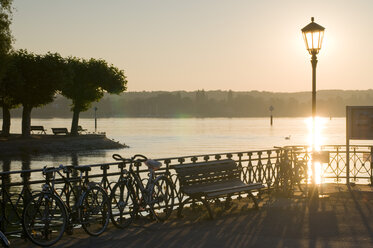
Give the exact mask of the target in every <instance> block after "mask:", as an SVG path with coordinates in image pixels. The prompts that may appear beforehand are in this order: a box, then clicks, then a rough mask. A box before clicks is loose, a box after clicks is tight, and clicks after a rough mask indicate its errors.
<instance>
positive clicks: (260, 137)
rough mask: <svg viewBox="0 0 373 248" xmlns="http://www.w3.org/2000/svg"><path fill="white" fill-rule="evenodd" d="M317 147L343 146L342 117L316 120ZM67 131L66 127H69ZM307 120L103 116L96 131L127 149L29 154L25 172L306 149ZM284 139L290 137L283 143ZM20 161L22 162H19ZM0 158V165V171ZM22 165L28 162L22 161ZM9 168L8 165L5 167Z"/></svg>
mask: <svg viewBox="0 0 373 248" xmlns="http://www.w3.org/2000/svg"><path fill="white" fill-rule="evenodd" d="M317 123H318V125H317V126H318V131H317V137H318V138H317V143H318V144H320V145H325V144H327V145H333V144H345V125H346V121H345V118H333V119H332V120H330V119H329V118H320V119H318V122H317ZM80 124H81V125H82V126H83V127H84V128H87V129H88V131H94V121H93V120H92V119H81V120H80ZM20 125H21V120H20V119H13V120H12V128H11V132H14V133H17V132H18V133H19V132H20V131H19V130H20V129H21V127H20ZM32 125H43V126H44V127H45V128H47V129H48V131H47V132H48V133H51V128H52V127H68V128H69V127H70V125H71V120H70V119H33V120H32ZM69 129H70V128H69ZM310 129H311V122H310V119H309V118H276V119H274V125H273V126H272V127H271V126H270V125H269V119H268V118H188V119H176V118H175V119H173V118H165V119H154V118H107V119H99V120H98V131H104V132H106V134H107V137H108V138H110V139H114V140H116V141H119V142H121V143H126V144H127V145H129V146H130V148H126V149H121V150H104V151H92V152H84V153H78V154H75V155H74V154H59V155H42V156H30V157H29V158H26V159H29V160H30V161H31V163H28V165H26V166H27V167H30V168H41V167H43V166H44V165H48V166H58V165H59V164H65V165H68V164H72V163H73V161H76V162H75V163H78V164H80V165H84V164H93V163H102V162H112V161H113V160H112V158H111V155H112V154H113V153H120V154H122V155H123V156H125V157H128V156H131V155H133V154H136V153H141V154H144V155H146V156H148V157H151V158H167V157H175V156H187V155H198V154H208V153H221V152H235V151H248V150H260V149H270V148H273V147H274V146H283V145H305V144H308V143H309V142H310V137H311V135H310ZM285 137H289V139H285ZM23 159H25V158H23ZM2 163H3V162H2V161H1V160H0V164H1V167H4V164H2ZM26 164H27V163H26ZM6 167H9V166H6ZM22 168H24V169H26V168H25V163H22V160H21V159H20V158H16V159H12V162H11V165H10V168H1V169H5V170H9V169H10V170H19V169H22Z"/></svg>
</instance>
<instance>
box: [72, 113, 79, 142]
mask: <svg viewBox="0 0 373 248" xmlns="http://www.w3.org/2000/svg"><path fill="white" fill-rule="evenodd" d="M79 114H80V111H78V110H74V113H73V121H72V122H71V135H72V136H78V135H79V133H78V125H79Z"/></svg>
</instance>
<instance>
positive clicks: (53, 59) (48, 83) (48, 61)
mask: <svg viewBox="0 0 373 248" xmlns="http://www.w3.org/2000/svg"><path fill="white" fill-rule="evenodd" d="M69 79H70V74H69V72H68V67H67V66H66V63H65V61H64V60H63V58H62V57H61V56H60V55H59V54H57V53H47V54H46V55H36V54H33V53H29V52H27V51H26V50H19V51H16V52H13V53H11V62H10V65H9V69H8V70H7V73H6V75H5V78H4V81H5V82H7V84H8V87H9V88H8V89H9V92H8V93H9V94H10V95H9V96H10V97H11V98H12V99H14V101H15V102H16V103H19V104H21V105H22V106H23V114H22V135H23V136H29V135H30V124H31V110H32V108H35V107H41V106H43V105H45V104H47V103H50V102H52V101H53V99H54V97H55V94H56V92H57V90H58V89H59V88H61V84H62V83H65V82H68V81H69Z"/></svg>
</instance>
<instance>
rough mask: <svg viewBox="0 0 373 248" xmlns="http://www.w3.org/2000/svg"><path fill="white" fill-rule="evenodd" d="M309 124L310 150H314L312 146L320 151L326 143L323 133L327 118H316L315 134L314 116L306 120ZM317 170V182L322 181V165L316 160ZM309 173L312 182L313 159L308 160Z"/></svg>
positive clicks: (308, 139) (308, 140) (308, 141)
mask: <svg viewBox="0 0 373 248" xmlns="http://www.w3.org/2000/svg"><path fill="white" fill-rule="evenodd" d="M305 122H306V124H307V130H308V136H307V144H308V152H312V148H314V149H315V151H320V150H321V146H322V145H324V144H325V136H324V135H323V129H324V128H325V124H326V122H327V120H326V118H321V117H316V119H315V135H313V121H312V117H309V118H307V119H306V120H305ZM315 172H316V183H317V184H320V183H322V166H321V164H320V163H319V162H315ZM308 175H309V176H310V178H309V182H311V177H312V161H311V160H310V161H308Z"/></svg>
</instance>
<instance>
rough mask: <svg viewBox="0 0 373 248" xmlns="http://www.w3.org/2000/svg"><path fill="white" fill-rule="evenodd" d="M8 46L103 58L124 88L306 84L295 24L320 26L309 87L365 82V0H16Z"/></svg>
mask: <svg viewBox="0 0 373 248" xmlns="http://www.w3.org/2000/svg"><path fill="white" fill-rule="evenodd" d="M14 7H15V11H14V15H13V24H12V32H13V35H14V37H15V43H14V48H16V49H27V50H28V51H31V52H35V53H40V54H43V53H46V52H48V51H51V52H58V53H60V54H61V55H62V56H66V57H67V56H76V57H82V58H91V57H93V58H102V59H105V60H106V61H108V62H109V63H112V64H114V65H115V66H116V67H118V68H120V69H122V70H124V71H125V74H126V76H127V80H128V90H129V91H156V90H166V91H175V90H187V91H193V90H198V89H204V90H230V89H231V90H234V91H251V90H258V91H275V92H297V91H310V90H311V75H312V74H311V73H312V67H311V63H310V55H309V54H308V52H307V51H306V48H305V44H304V41H303V38H302V34H301V29H302V28H303V27H304V26H306V25H307V24H308V23H310V19H311V17H312V16H313V17H315V22H317V23H318V24H320V25H321V26H323V27H325V36H324V42H323V46H322V49H321V51H320V53H319V55H318V61H319V62H318V65H317V89H318V90H321V89H343V90H366V89H371V88H373V87H372V85H373V84H372V83H373V80H372V79H373V75H372V73H373V60H372V58H373V49H372V47H371V45H372V44H373V28H372V26H373V15H372V11H373V1H371V0H354V1H352V0H315V1H302V0H281V1H279V0H261V1H259V0H256V1H254V0H246V1H244V0H231V1H227V0H188V1H181V0H147V1H145V0H136V1H134V0H107V1H102V0H63V1H61V0H32V1H30V0H14Z"/></svg>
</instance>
